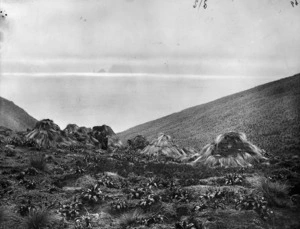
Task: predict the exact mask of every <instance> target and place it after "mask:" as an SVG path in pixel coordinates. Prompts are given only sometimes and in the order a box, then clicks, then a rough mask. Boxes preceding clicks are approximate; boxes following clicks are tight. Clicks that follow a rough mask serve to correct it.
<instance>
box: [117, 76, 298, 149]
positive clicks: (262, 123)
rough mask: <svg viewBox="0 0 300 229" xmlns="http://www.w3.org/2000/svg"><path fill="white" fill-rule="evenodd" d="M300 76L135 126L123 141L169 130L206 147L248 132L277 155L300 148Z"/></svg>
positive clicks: (181, 141) (189, 142)
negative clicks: (222, 137) (227, 135)
mask: <svg viewBox="0 0 300 229" xmlns="http://www.w3.org/2000/svg"><path fill="white" fill-rule="evenodd" d="M299 101H300V74H297V75H294V76H291V77H288V78H284V79H281V80H278V81H274V82H271V83H267V84H264V85H261V86H258V87H255V88H252V89H249V90H246V91H242V92H239V93H236V94H233V95H230V96H226V97H223V98H220V99H218V100H215V101H212V102H209V103H206V104H202V105H198V106H195V107H191V108H188V109H185V110H183V111H181V112H178V113H174V114H171V115H168V116H165V117H162V118H160V119H157V120H154V121H150V122H147V123H145V124H141V125H138V126H136V127H133V128H130V129H128V130H126V131H124V132H122V133H119V134H118V135H119V137H120V138H121V140H122V141H123V142H126V140H127V139H131V138H133V137H134V136H136V135H138V134H142V135H145V136H146V137H147V138H148V139H149V138H150V139H152V138H153V137H156V136H157V134H158V133H160V132H164V133H166V134H170V135H171V136H173V137H174V139H175V140H176V142H177V143H178V144H180V145H181V146H193V147H196V148H202V147H203V146H204V145H206V144H208V143H210V142H211V141H212V140H213V139H214V138H215V137H216V135H218V134H221V133H224V132H227V131H242V132H245V133H246V134H247V136H248V138H249V139H251V141H252V142H253V143H254V144H256V145H258V146H260V147H261V148H263V149H265V150H267V151H268V152H272V153H279V152H283V151H284V152H295V153H298V152H299V149H300V117H299V115H300V106H299V105H300V102H299Z"/></svg>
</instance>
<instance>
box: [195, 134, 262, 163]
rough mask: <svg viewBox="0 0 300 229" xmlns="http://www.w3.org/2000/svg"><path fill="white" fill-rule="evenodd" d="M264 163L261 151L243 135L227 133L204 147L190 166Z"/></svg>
mask: <svg viewBox="0 0 300 229" xmlns="http://www.w3.org/2000/svg"><path fill="white" fill-rule="evenodd" d="M266 161H267V158H266V157H264V156H263V151H262V150H261V149H260V148H258V147H257V146H255V145H253V144H252V143H251V142H249V141H248V140H247V138H246V135H245V134H244V133H240V132H228V133H225V134H221V135H219V136H218V137H217V138H216V139H215V141H214V142H212V143H210V144H208V145H206V146H205V147H204V148H203V149H202V150H201V152H200V153H199V154H198V155H197V157H196V159H195V160H194V161H193V162H192V165H197V164H199V163H200V164H205V165H208V166H210V167H217V166H221V167H248V166H252V165H253V163H257V162H266Z"/></svg>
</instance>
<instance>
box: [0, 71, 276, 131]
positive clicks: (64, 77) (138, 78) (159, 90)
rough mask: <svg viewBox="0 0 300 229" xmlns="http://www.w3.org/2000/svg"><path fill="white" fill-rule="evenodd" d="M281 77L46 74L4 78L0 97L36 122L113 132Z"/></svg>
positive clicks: (9, 75) (6, 75)
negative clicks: (46, 120) (100, 127)
mask: <svg viewBox="0 0 300 229" xmlns="http://www.w3.org/2000/svg"><path fill="white" fill-rule="evenodd" d="M277 79H279V77H277V78H276V77H275V78H271V77H227V76H191V75H153V74H107V73H101V74H93V73H67V74H66V73H51V74H50V73H49V74H48V73H42V74H20V73H14V74H12V73H10V74H9V73H5V74H3V73H2V74H1V75H0V96H1V97H4V98H6V99H9V100H12V101H13V102H14V103H15V104H17V105H18V106H20V107H22V108H23V109H25V110H26V111H27V112H28V113H29V114H30V115H32V116H33V117H35V118H36V119H43V118H50V119H53V120H54V122H55V123H57V124H58V125H59V126H60V127H61V128H65V126H66V125H67V124H69V123H76V124H77V125H79V126H87V127H92V126H95V125H102V124H107V125H109V126H111V127H112V128H113V130H114V131H115V132H120V131H123V130H125V129H128V128H130V127H133V126H135V125H138V124H141V123H144V122H147V121H151V120H153V119H157V118H160V117H162V116H165V115H168V114H171V113H174V112H178V111H181V110H183V109H185V108H188V107H191V106H195V105H199V104H203V103H206V102H209V101H212V100H215V99H217V98H220V97H223V96H226V95H230V94H232V93H236V92H239V91H243V90H246V89H249V88H252V87H254V86H257V85H260V84H264V83H267V82H270V81H274V80H277Z"/></svg>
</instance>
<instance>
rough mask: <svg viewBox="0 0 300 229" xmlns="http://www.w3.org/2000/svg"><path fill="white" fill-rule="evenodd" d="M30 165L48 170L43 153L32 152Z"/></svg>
mask: <svg viewBox="0 0 300 229" xmlns="http://www.w3.org/2000/svg"><path fill="white" fill-rule="evenodd" d="M29 165H30V166H32V167H33V168H36V169H38V170H40V171H46V170H47V162H46V159H45V157H44V155H43V154H32V155H31V157H30V161H29Z"/></svg>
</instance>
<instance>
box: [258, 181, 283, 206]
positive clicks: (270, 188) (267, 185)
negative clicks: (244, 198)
mask: <svg viewBox="0 0 300 229" xmlns="http://www.w3.org/2000/svg"><path fill="white" fill-rule="evenodd" d="M257 188H258V190H259V191H261V192H262V193H263V195H264V197H265V198H266V200H267V201H268V203H269V205H271V206H277V207H283V206H286V204H287V202H286V199H287V197H288V192H289V186H288V185H287V184H285V183H282V182H279V181H274V182H272V181H270V180H269V179H267V178H265V177H262V178H260V179H259V182H258V183H257Z"/></svg>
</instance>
